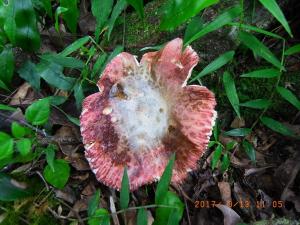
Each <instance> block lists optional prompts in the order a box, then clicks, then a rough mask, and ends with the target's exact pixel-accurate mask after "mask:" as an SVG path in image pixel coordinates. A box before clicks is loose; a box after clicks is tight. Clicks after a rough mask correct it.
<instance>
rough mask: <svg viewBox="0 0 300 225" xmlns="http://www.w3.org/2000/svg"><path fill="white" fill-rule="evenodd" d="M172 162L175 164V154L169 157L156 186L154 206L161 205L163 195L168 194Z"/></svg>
mask: <svg viewBox="0 0 300 225" xmlns="http://www.w3.org/2000/svg"><path fill="white" fill-rule="evenodd" d="M174 162H175V154H173V155H172V156H171V158H170V161H169V163H168V165H167V166H166V169H165V171H164V173H163V175H162V176H161V179H160V181H159V183H158V185H157V188H156V192H155V203H156V204H161V203H162V201H163V200H164V197H165V195H166V194H167V192H168V189H169V185H170V182H171V178H172V169H173V165H174Z"/></svg>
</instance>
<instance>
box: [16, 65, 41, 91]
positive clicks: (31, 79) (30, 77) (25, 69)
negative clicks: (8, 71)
mask: <svg viewBox="0 0 300 225" xmlns="http://www.w3.org/2000/svg"><path fill="white" fill-rule="evenodd" d="M18 74H19V76H20V77H22V78H23V79H24V80H26V81H27V82H28V83H29V84H30V85H31V87H33V88H34V89H35V90H40V83H41V77H40V75H39V74H38V72H37V69H36V65H35V64H33V63H32V62H30V61H26V62H25V63H24V64H23V65H22V67H21V68H20V69H19V70H18Z"/></svg>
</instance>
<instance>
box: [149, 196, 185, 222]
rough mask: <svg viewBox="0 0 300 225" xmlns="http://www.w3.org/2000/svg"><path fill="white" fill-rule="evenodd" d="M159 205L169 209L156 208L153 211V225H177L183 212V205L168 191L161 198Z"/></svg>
mask: <svg viewBox="0 0 300 225" xmlns="http://www.w3.org/2000/svg"><path fill="white" fill-rule="evenodd" d="M161 205H164V206H169V207H158V208H156V211H155V221H154V225H166V224H168V225H178V224H179V222H180V220H181V218H182V215H183V210H184V204H183V203H182V202H181V200H180V198H179V197H178V196H177V195H176V194H175V193H173V192H170V191H168V192H167V193H165V195H164V196H163V199H162V201H161Z"/></svg>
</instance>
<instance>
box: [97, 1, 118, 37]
mask: <svg viewBox="0 0 300 225" xmlns="http://www.w3.org/2000/svg"><path fill="white" fill-rule="evenodd" d="M113 3H114V1H113V0H106V1H103V0H92V13H93V16H94V17H95V18H96V32H95V36H96V40H98V38H99V35H100V33H101V30H102V29H103V27H104V26H105V25H106V23H107V22H108V17H109V15H110V12H111V10H112V7H113Z"/></svg>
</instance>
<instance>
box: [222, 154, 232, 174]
mask: <svg viewBox="0 0 300 225" xmlns="http://www.w3.org/2000/svg"><path fill="white" fill-rule="evenodd" d="M229 165H230V158H229V155H228V153H225V154H224V155H223V157H222V160H221V171H222V173H224V172H225V171H226V170H227V169H228V167H229Z"/></svg>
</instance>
